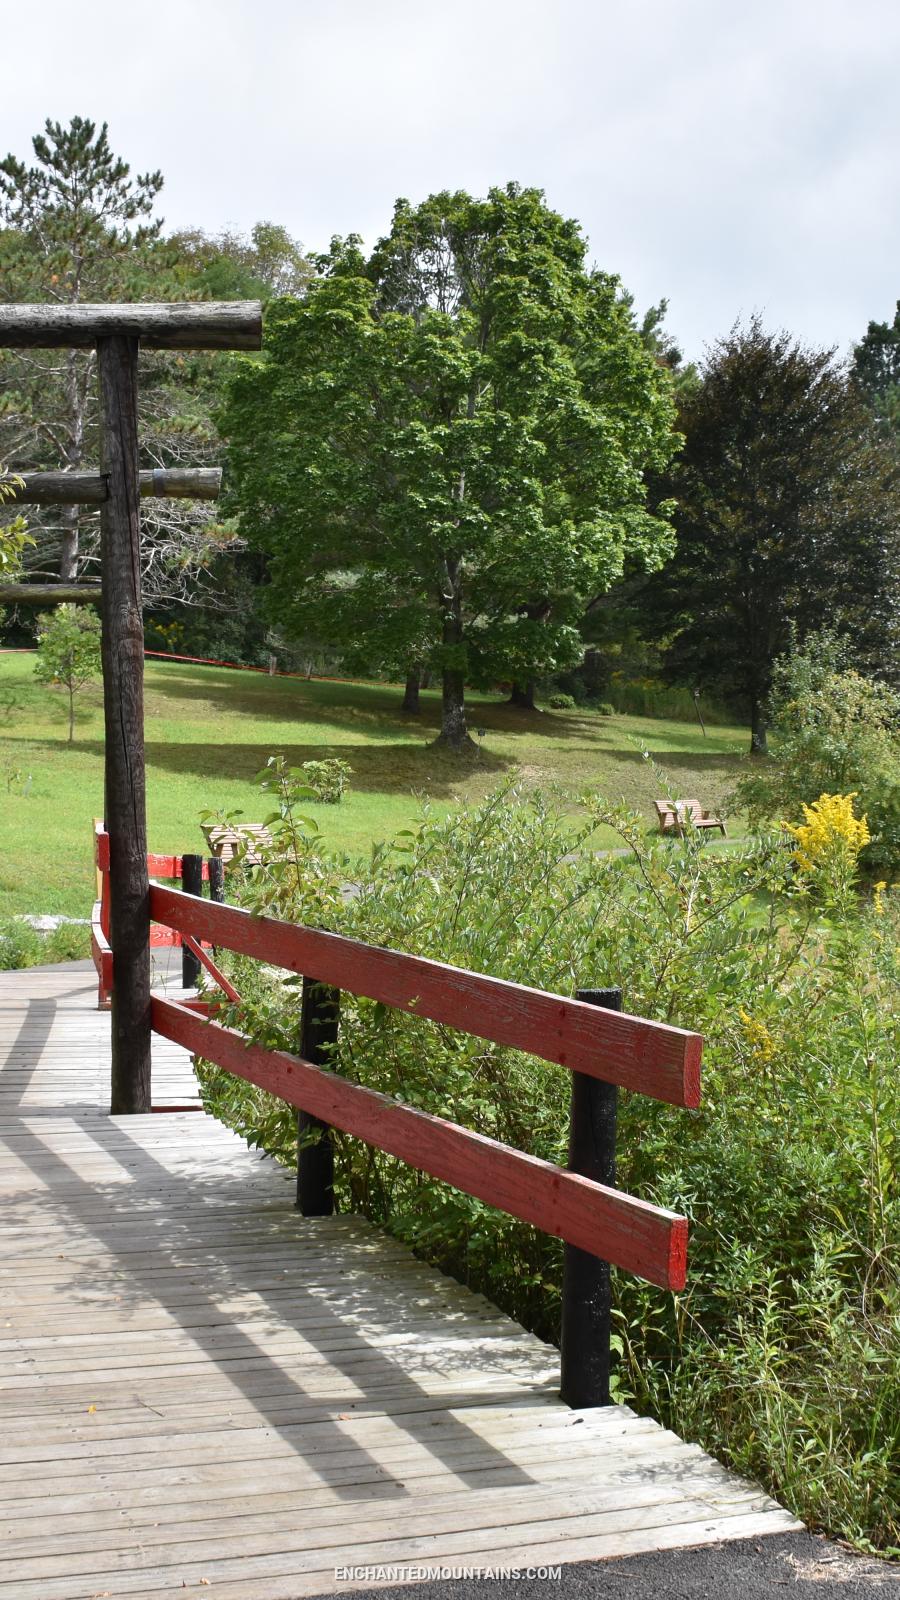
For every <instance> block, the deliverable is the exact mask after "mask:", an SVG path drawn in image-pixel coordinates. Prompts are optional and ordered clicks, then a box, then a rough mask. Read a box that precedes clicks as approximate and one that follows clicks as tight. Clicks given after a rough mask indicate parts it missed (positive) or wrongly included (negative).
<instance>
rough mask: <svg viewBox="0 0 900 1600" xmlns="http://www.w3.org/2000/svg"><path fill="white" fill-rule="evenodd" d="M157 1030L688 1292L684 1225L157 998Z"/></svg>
mask: <svg viewBox="0 0 900 1600" xmlns="http://www.w3.org/2000/svg"><path fill="white" fill-rule="evenodd" d="M152 1015H153V1027H154V1029H155V1030H156V1031H157V1032H158V1033H161V1034H162V1035H163V1037H164V1038H167V1039H171V1040H173V1041H174V1042H175V1043H176V1044H180V1045H182V1046H184V1048H185V1049H188V1050H190V1051H192V1053H194V1054H195V1055H198V1056H203V1057H204V1058H206V1059H207V1060H209V1061H214V1062H216V1064H217V1065H218V1066H220V1067H224V1068H225V1069H226V1071H228V1072H232V1073H234V1074H235V1076H237V1077H240V1078H244V1079H245V1080H246V1081H247V1082H248V1083H254V1084H256V1085H257V1086H258V1087H259V1088H261V1089H265V1090H267V1091H268V1092H269V1093H270V1094H275V1095H278V1096H279V1097H280V1098H281V1099H282V1100H286V1101H287V1103H288V1104H289V1105H292V1106H296V1107H297V1108H298V1109H300V1110H303V1111H305V1112H306V1113H308V1114H309V1115H311V1116H314V1117H317V1118H318V1119H319V1120H320V1121H321V1122H324V1123H327V1124H328V1125H329V1126H331V1127H335V1128H339V1129H340V1130H341V1131H342V1132H343V1133H349V1134H352V1135H353V1136H354V1137H355V1138H358V1139H363V1140H365V1141H366V1142H367V1143H368V1144H373V1145H376V1146H377V1147H378V1149H380V1150H384V1151H386V1152H387V1154H388V1155H392V1156H399V1158H400V1159H401V1160H402V1161H406V1162H407V1163H408V1164H409V1165H410V1166H412V1167H415V1168H416V1169H417V1170H418V1171H420V1172H427V1173H428V1174H429V1175H430V1176H431V1177H433V1178H439V1179H440V1180H441V1181H442V1182H444V1183H450V1184H453V1185H454V1187H456V1188H457V1189H461V1190H463V1191H464V1193H466V1194H471V1195H474V1197H475V1198H476V1199H478V1200H483V1201H485V1202H486V1204H488V1205H492V1206H496V1207H497V1208H498V1209H499V1210H501V1211H506V1212H508V1213H509V1215H510V1216H513V1217H518V1218H519V1219H520V1220H521V1221H523V1222H530V1223H533V1224H534V1226H535V1227H537V1228H541V1229H542V1230H543V1231H544V1232H545V1233H550V1234H553V1235H555V1236H556V1237H557V1238H559V1239H565V1240H566V1241H567V1242H568V1243H569V1244H575V1245H578V1246H579V1247H580V1248H581V1249H582V1250H587V1251H590V1252H591V1253H592V1254H593V1255H597V1256H602V1258H603V1259H604V1260H605V1261H610V1262H612V1263H613V1264H614V1265H615V1266H618V1267H624V1268H626V1269H627V1270H628V1271H629V1272H634V1273H636V1274H637V1275H638V1276H639V1277H642V1278H646V1279H648V1280H649V1282H651V1283H656V1284H659V1285H660V1286H661V1287H662V1288H665V1289H675V1290H680V1289H683V1288H684V1284H685V1271H686V1263H687V1220H686V1218H684V1217H679V1216H676V1214H675V1213H674V1212H672V1211H666V1210H664V1209H663V1208H662V1207H661V1206H654V1205H650V1204H649V1203H648V1202H647V1201H645V1200H637V1199H635V1198H634V1196H632V1195H627V1194H624V1193H622V1191H621V1190H618V1189H609V1188H606V1187H604V1186H603V1185H601V1184H598V1183H592V1182H591V1181H590V1179H588V1178H582V1177H581V1176H580V1175H579V1174H578V1173H574V1172H566V1171H565V1170H564V1169H563V1168H562V1167H556V1166H554V1165H553V1164H552V1163H551V1162H549V1161H542V1160H539V1159H538V1157H536V1156H530V1155H527V1154H526V1153H525V1152H524V1151H521V1150H513V1149H511V1148H510V1146H509V1145H504V1144H500V1143H499V1141H498V1140H496V1139H488V1138H486V1137H485V1136H484V1134H480V1133H473V1132H471V1130H470V1129H468V1128H460V1127H458V1126H457V1124H456V1123H453V1122H447V1121H445V1120H444V1119H443V1118H442V1117H435V1116H432V1115H431V1114H430V1113H429V1112H427V1111H419V1110H416V1109H415V1108H414V1107H412V1106H405V1105H400V1104H398V1103H397V1101H396V1100H393V1099H391V1097H390V1096H389V1095H385V1094H379V1093H378V1092H377V1091H376V1090H374V1089H366V1088H363V1087H362V1085H360V1084H356V1083H349V1082H347V1080H346V1079H343V1078H340V1077H338V1076H337V1074H336V1073H333V1072H328V1071H326V1070H325V1068H324V1067H317V1066H313V1065H312V1063H311V1062H308V1061H303V1060H302V1059H301V1057H300V1056H293V1055H288V1054H287V1052H286V1051H281V1050H265V1049H263V1048H262V1047H261V1046H260V1045H253V1044H248V1042H247V1041H246V1040H245V1039H244V1037H243V1035H242V1034H240V1033H238V1032H237V1031H236V1030H235V1029H233V1028H225V1027H223V1026H222V1025H221V1024H220V1023H216V1022H212V1021H208V1020H204V1019H203V1018H202V1017H199V1016H197V1014H196V1013H195V1012H192V1011H189V1010H188V1009H187V1008H186V1007H184V1006H181V1005H179V1004H178V1003H177V1002H176V1001H174V1000H169V999H166V998H164V997H163V996H159V995H154V997H153V1002H152Z"/></svg>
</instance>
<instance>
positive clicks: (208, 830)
mask: <svg viewBox="0 0 900 1600" xmlns="http://www.w3.org/2000/svg"><path fill="white" fill-rule="evenodd" d="M203 833H204V836H205V838H206V842H207V844H208V845H209V848H210V850H211V851H212V853H213V855H214V856H218V857H219V859H220V860H221V861H233V860H234V858H235V856H236V855H237V854H238V852H240V857H241V860H242V861H244V862H245V863H246V864H247V866H248V867H258V866H259V864H260V862H261V860H262V856H261V855H260V853H259V849H258V848H256V849H254V843H255V844H256V845H257V846H260V845H271V844H272V842H273V841H272V835H271V833H270V832H269V830H268V828H267V827H266V826H265V824H264V823H262V822H241V823H238V824H237V825H236V826H235V827H233V828H228V827H226V826H225V824H224V823H221V822H214V823H211V824H208V825H207V826H206V827H204V829H203Z"/></svg>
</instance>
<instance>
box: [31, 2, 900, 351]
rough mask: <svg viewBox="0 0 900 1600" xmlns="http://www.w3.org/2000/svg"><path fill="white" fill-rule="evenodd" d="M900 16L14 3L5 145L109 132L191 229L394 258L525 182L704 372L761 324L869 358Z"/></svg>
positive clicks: (661, 7) (892, 176)
mask: <svg viewBox="0 0 900 1600" xmlns="http://www.w3.org/2000/svg"><path fill="white" fill-rule="evenodd" d="M898 65H900V4H898V3H897V0H619V3H618V4H613V3H612V0H593V3H591V0H539V3H535V0H443V3H440V4H438V3H436V0H154V3H153V4H148V3H146V0H81V3H80V4H72V3H71V0H65V3H63V0H42V3H41V4H40V5H39V6H37V7H36V8H35V10H34V11H33V12H32V11H31V10H30V9H29V8H28V7H27V6H22V5H17V6H16V7H15V8H13V7H12V6H11V5H10V4H9V3H7V4H6V5H5V6H3V67H4V71H3V87H2V115H0V130H2V133H0V146H2V151H0V153H2V152H5V150H7V149H12V150H14V151H15V152H16V154H18V155H20V156H26V155H28V154H29V153H30V143H29V141H30V137H31V135H32V134H33V133H34V132H36V131H37V130H38V129H39V128H40V127H41V126H42V124H43V121H44V119H45V117H47V116H51V117H53V118H55V119H59V120H62V121H68V119H69V118H70V117H71V116H73V115H76V114H77V115H81V116H85V117H92V118H94V119H96V120H97V121H103V120H106V121H107V122H108V123H109V125H110V136H111V140H112V143H113V148H114V149H115V150H116V151H117V152H118V153H120V154H121V155H123V156H124V157H125V158H126V159H127V160H128V161H130V162H131V164H132V167H133V168H134V169H135V170H140V171H143V170H146V169H147V168H155V167H160V168H162V171H163V173H164V175H165V189H164V191H163V195H162V197H161V209H162V211H163V213H164V215H165V217H166V222H167V225H168V226H170V227H181V226H184V225H186V224H194V225H198V226H200V227H202V228H204V229H206V230H208V231H211V232H215V231H217V230H218V229H221V228H223V227H226V226H227V227H237V228H241V229H246V228H249V227H250V226H252V224H253V223H254V222H255V221H257V220H260V219H266V220H272V221H276V222H281V223H283V224H285V225H286V226H287V227H288V228H289V229H290V231H291V232H292V233H293V234H295V235H296V236H297V237H298V238H300V239H301V240H302V242H303V243H304V244H305V245H306V246H307V247H308V248H311V249H316V248H319V247H323V246H325V245H326V244H327V243H328V240H329V239H330V237H331V235H332V234H334V233H348V232H358V233H361V234H363V236H364V237H365V239H366V240H367V241H368V242H372V241H374V239H375V238H376V237H378V235H379V234H381V233H382V232H384V231H385V230H386V228H387V226H388V224H389V221H390V214H391V207H392V203H393V201H394V199H395V197H396V196H398V195H405V196H407V197H408V198H410V199H412V200H416V199H420V198H422V197H424V196H425V195H426V194H428V193H429V192H431V191H433V190H435V189H440V188H445V187H454V188H456V187H459V188H465V189H469V190H470V191H472V192H473V193H477V194H481V193H484V192H485V190H486V189H487V188H488V187H489V186H490V185H491V184H495V183H505V182H506V181H508V180H509V179H512V178H514V179H517V180H518V181H519V182H520V183H523V184H536V185H538V186H540V187H542V188H543V189H544V190H545V191H546V195H547V199H548V201H549V202H550V204H551V205H553V206H554V207H555V208H556V209H557V210H560V211H563V212H565V213H566V214H568V215H570V216H575V217H577V218H578V219H579V220H580V222H581V223H582V225H583V227H584V230H585V232H586V234H587V236H588V238H589V241H590V251H591V256H592V258H593V259H594V260H596V262H597V263H598V264H599V265H601V266H602V267H604V268H606V269H608V270H610V271H614V272H618V273H619V274H620V276H621V277H622V280H623V282H624V283H625V285H626V286H627V287H628V288H629V289H630V290H631V291H632V292H633V294H634V296H635V299H636V302H637V305H638V307H639V308H640V309H643V308H645V307H646V306H647V305H649V304H650V303H652V302H655V301H657V300H659V299H660V298H661V297H663V296H665V297H666V298H667V299H668V301H669V317H668V325H669V327H670V329H671V331H672V333H673V334H674V335H675V336H676V337H677V338H678V339H679V341H680V342H681V343H682V346H683V348H684V349H685V350H686V351H687V353H688V354H690V355H699V354H700V353H701V352H702V348H703V345H704V343H705V342H707V341H709V340H712V339H714V338H715V337H716V336H717V335H718V334H721V333H723V332H725V331H726V330H727V329H728V328H729V326H730V325H731V324H732V322H733V321H734V320H735V318H736V317H739V316H747V315H748V314H750V313H751V312H753V311H759V312H761V313H762V315H763V317H764V319H765V320H766V322H767V323H768V324H769V325H773V326H775V325H777V326H784V327H788V328H790V329H792V330H794V331H795V332H796V333H798V334H800V335H802V336H803V337H804V338H805V339H806V340H807V341H809V342H813V343H816V344H820V345H837V346H838V347H839V349H840V350H841V351H842V352H844V351H846V350H847V349H848V348H849V346H850V344H851V343H852V341H853V340H854V339H855V338H857V337H859V336H860V334H861V333H862V332H863V331H864V330H865V326H866V323H867V322H868V321H869V319H870V318H876V319H878V320H884V319H885V318H888V319H889V318H890V317H891V316H892V314H893V309H894V304H895V302H896V300H897V298H898V296H900V248H898V246H900V186H898V153H900V152H898V143H900V140H898V135H900V94H898V90H897V84H898Z"/></svg>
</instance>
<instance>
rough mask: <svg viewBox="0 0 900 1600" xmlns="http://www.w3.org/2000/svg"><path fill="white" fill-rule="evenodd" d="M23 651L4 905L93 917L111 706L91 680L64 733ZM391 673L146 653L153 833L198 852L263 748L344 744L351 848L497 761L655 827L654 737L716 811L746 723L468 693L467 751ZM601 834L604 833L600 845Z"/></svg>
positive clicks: (1, 843) (330, 810) (0, 735)
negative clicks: (443, 742)
mask: <svg viewBox="0 0 900 1600" xmlns="http://www.w3.org/2000/svg"><path fill="white" fill-rule="evenodd" d="M33 663H34V658H33V656H31V655H0V916H4V915H11V914H13V913H15V912H20V911H28V912H63V913H67V914H68V915H71V916H85V915H86V914H87V913H88V910H89V907H90V902H91V900H92V898H93V874H92V868H91V845H90V824H91V818H92V817H93V816H96V815H100V814H101V813H102V810H103V713H102V701H101V691H100V689H99V687H96V688H91V689H89V690H87V691H86V692H85V693H84V694H83V695H82V696H81V699H80V704H79V709H78V718H77V726H76V742H75V744H74V745H72V746H69V745H67V744H66V732H67V727H66V705H65V696H64V694H63V693H62V692H61V691H59V690H54V689H48V688H46V687H44V686H42V685H40V684H38V683H36V682H35V680H34V675H33ZM399 706H400V690H399V689H397V688H393V687H390V686H386V685H384V684H349V683H335V682H321V681H311V682H305V681H302V680H298V679H293V678H269V677H266V676H264V675H261V674H257V673H249V672H248V673H241V672H235V671H231V670H228V669H222V668H215V667H194V666H190V665H186V664H184V663H181V662H175V661H172V662H165V661H155V662H148V663H147V678H146V741H147V783H148V821H149V843H150V848H151V849H153V850H167V851H168V850H171V851H173V852H174V851H179V852H180V851H186V850H195V851H196V850H202V849H203V847H204V841H203V837H202V834H201V833H200V829H199V824H198V813H199V812H200V811H201V810H203V809H204V808H207V807H210V808H223V809H232V808H235V807H241V808H242V809H243V811H244V815H245V818H246V820H247V821H250V822H252V821H254V820H258V818H259V817H260V816H261V815H263V814H264V812H265V810H267V809H268V807H267V805H266V803H265V800H264V797H262V796H260V795H259V793H258V791H257V790H256V788H255V786H254V784H253V781H252V780H253V777H254V774H255V773H256V772H258V771H259V769H260V768H261V767H263V766H264V765H265V762H266V759H267V757H268V756H269V755H271V754H272V753H274V752H276V751H283V752H284V754H285V755H286V757H287V758H288V760H289V761H291V762H292V763H296V762H300V761H304V760H309V759H310V758H312V757H315V758H319V757H322V756H325V755H328V756H342V757H343V758H344V759H345V760H346V761H348V762H349V763H350V765H351V767H352V768H353V776H352V778H351V780H350V781H351V788H350V791H349V793H348V794H347V795H346V796H345V798H344V800H343V802H342V803H341V804H340V805H339V806H318V807H316V808H315V811H316V814H317V816H318V818H319V820H320V823H321V826H322V829H323V832H324V835H325V837H326V840H327V841H328V842H329V843H331V844H333V845H334V846H335V847H337V848H340V849H345V850H348V851H351V852H353V853H355V854H359V853H361V852H363V851H365V850H367V848H368V846H369V845H370V844H371V843H372V841H373V840H376V839H383V838H387V837H390V836H391V835H392V834H393V833H394V832H395V831H396V830H397V829H399V828H402V827H406V826H408V825H409V822H410V820H411V819H413V818H414V817H415V815H416V812H417V810H418V805H419V801H420V799H421V797H423V796H426V795H427V796H428V797H429V798H430V799H431V800H432V801H433V802H434V803H435V804H436V805H437V806H451V805H453V804H454V803H456V802H458V801H459V800H460V799H463V798H466V797H470V798H476V797H478V796H481V795H483V794H484V793H485V792H486V791H488V790H489V789H490V788H492V787H493V786H494V785H495V784H496V783H497V782H498V781H499V780H500V779H501V778H503V777H504V776H505V775H507V774H516V775H518V776H519V777H520V778H521V779H522V780H523V781H524V782H526V783H527V784H530V785H533V786H545V787H546V786H550V785H557V786H559V787H561V788H562V790H563V791H564V792H566V793H567V794H569V795H571V796H572V797H573V799H574V797H575V796H577V795H578V793H579V792H580V791H581V790H582V789H583V788H585V787H586V786H591V787H592V788H596V789H598V790H599V791H600V792H601V793H603V794H605V795H606V796H607V797H608V798H609V799H611V800H618V799H621V798H623V797H624V798H625V799H626V800H627V801H628V802H629V804H631V805H634V806H636V807H639V808H640V809H642V810H643V811H644V812H645V814H646V816H647V824H648V828H650V827H651V826H652V824H653V804H652V803H653V800H654V798H655V796H656V794H657V790H658V784H657V781H656V779H655V777H654V775H653V771H652V769H651V767H650V765H649V764H648V763H647V762H646V761H645V760H644V759H643V757H642V755H641V749H642V747H643V748H646V749H648V750H649V751H650V752H651V753H652V756H653V758H654V760H656V761H658V762H659V763H660V765H661V766H663V767H664V768H665V770H666V771H667V773H668V774H669V777H670V781H671V783H672V786H673V788H674V789H675V790H676V792H677V793H679V794H681V795H688V796H696V797H697V798H698V799H699V800H700V801H701V803H702V804H704V805H705V806H707V807H709V808H710V809H712V808H714V807H716V806H717V805H718V804H719V803H720V802H721V800H722V797H723V796H724V795H725V793H726V792H727V790H728V789H729V787H730V786H731V783H732V781H733V779H734V777H735V774H736V771H737V768H738V763H739V759H740V757H741V755H742V754H743V752H744V750H745V749H746V747H747V736H746V734H745V732H744V730H743V729H741V728H736V727H731V728H729V727H715V728H710V729H709V730H708V737H706V738H704V737H703V734H702V733H701V731H700V728H699V727H698V726H697V725H696V724H691V723H683V722H674V721H664V720H655V719H654V720H651V719H648V718H641V717H626V716H615V717H611V718H606V717H600V716H598V715H597V714H596V713H593V712H588V711H564V712H559V711H554V712H521V711H516V710H513V709H512V708H511V707H509V706H507V705H504V704H502V703H501V702H499V701H498V700H497V699H496V697H494V698H491V697H489V696H482V695H472V696H470V711H471V717H470V725H471V727H472V729H473V731H474V730H475V729H477V728H481V729H484V730H485V731H484V736H483V738H482V739H481V740H480V751H479V753H478V754H477V755H476V756H474V757H473V758H472V759H466V760H463V761H460V760H459V759H457V758H455V757H452V756H450V755H448V754H446V753H444V752H442V751H437V750H434V749H433V748H431V741H432V740H433V739H434V736H435V733H436V731H437V728H438V724H439V709H440V705H439V696H438V694H436V693H430V694H424V695H423V710H422V712H421V713H420V715H419V716H418V717H405V716H403V715H402V714H401V712H400V710H399ZM606 842H611V841H607V840H604V839H603V838H602V837H600V838H598V844H600V845H603V844H604V843H606Z"/></svg>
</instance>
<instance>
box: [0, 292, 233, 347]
mask: <svg viewBox="0 0 900 1600" xmlns="http://www.w3.org/2000/svg"><path fill="white" fill-rule="evenodd" d="M107 338H128V339H139V340H140V342H141V344H143V345H144V346H145V347H146V348H147V349H148V350H258V349H259V348H260V346H261V344H262V306H261V305H260V303H259V301H258V300H227V301H215V300H205V301H185V302H176V303H165V302H160V303H158V304H157V303H152V304H151V303H140V302H135V303H134V304H131V305H128V304H114V303H111V304H108V305H90V304H87V303H85V304H82V305H55V304H54V305H0V348H4V347H5V348H7V349H12V348H17V349H28V348H35V347H40V346H43V347H44V348H48V347H53V346H55V347H58V348H63V347H66V346H69V347H70V348H81V349H84V348H87V347H89V346H91V345H93V344H96V342H97V340H98V339H107Z"/></svg>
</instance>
